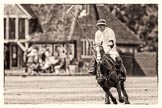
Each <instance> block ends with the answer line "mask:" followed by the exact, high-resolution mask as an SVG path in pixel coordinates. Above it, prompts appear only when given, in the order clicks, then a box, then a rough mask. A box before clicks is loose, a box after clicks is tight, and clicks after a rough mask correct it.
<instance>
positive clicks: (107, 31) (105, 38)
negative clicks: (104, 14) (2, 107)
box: [89, 19, 126, 78]
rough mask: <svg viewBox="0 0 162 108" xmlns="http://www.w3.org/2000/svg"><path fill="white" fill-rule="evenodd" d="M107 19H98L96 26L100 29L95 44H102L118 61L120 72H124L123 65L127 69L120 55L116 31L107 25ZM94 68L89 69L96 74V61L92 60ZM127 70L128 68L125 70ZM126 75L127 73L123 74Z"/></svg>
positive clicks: (117, 66)
mask: <svg viewBox="0 0 162 108" xmlns="http://www.w3.org/2000/svg"><path fill="white" fill-rule="evenodd" d="M106 25H107V24H106V20H105V19H100V20H98V22H97V24H96V26H97V27H98V29H99V30H98V31H97V32H96V33H95V44H100V45H102V46H103V48H104V51H105V53H106V54H108V55H110V57H111V58H112V59H113V60H114V61H116V68H117V71H118V72H119V73H122V71H120V70H121V67H122V68H124V69H125V67H124V65H123V62H122V59H121V57H120V56H119V54H118V52H117V49H116V38H115V33H114V31H113V30H112V29H111V28H109V27H107V26H106ZM92 62H93V63H92V64H93V66H92V68H91V69H90V70H89V73H90V74H92V75H95V74H96V69H95V68H96V61H95V60H92ZM125 72H126V70H125ZM122 76H123V77H125V73H123V75H122ZM121 78H122V77H121Z"/></svg>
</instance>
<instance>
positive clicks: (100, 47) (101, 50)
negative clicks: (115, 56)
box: [94, 44, 105, 61]
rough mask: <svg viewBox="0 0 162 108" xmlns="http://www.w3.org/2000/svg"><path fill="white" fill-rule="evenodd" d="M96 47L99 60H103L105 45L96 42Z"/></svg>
mask: <svg viewBox="0 0 162 108" xmlns="http://www.w3.org/2000/svg"><path fill="white" fill-rule="evenodd" d="M94 49H95V56H96V60H97V61H101V58H102V57H103V55H104V54H105V51H104V49H103V46H102V45H100V44H96V45H95V46H94Z"/></svg>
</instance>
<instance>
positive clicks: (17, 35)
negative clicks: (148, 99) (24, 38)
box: [15, 16, 19, 41]
mask: <svg viewBox="0 0 162 108" xmlns="http://www.w3.org/2000/svg"><path fill="white" fill-rule="evenodd" d="M15 20H16V22H15V28H16V29H15V35H16V38H15V39H16V40H17V41H18V39H19V30H18V29H19V18H18V16H17V17H16V19H15Z"/></svg>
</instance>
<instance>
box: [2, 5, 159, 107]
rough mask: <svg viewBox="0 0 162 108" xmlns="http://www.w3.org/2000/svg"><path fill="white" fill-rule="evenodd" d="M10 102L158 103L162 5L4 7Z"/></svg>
mask: <svg viewBox="0 0 162 108" xmlns="http://www.w3.org/2000/svg"><path fill="white" fill-rule="evenodd" d="M3 11H4V12H3V23H4V25H3V27H4V42H3V44H4V50H3V53H4V54H3V56H4V59H3V60H4V62H3V63H4V84H3V89H4V90H3V91H4V104H32V105H33V104H96V105H98V104H99V105H101V104H110V105H114V104H119V105H125V104H130V105H157V104H158V98H159V96H158V83H159V76H158V4H108V3H100V4H66V3H65V4H56V3H55V4H54V3H53V4H52V3H51V4H4V9H3Z"/></svg>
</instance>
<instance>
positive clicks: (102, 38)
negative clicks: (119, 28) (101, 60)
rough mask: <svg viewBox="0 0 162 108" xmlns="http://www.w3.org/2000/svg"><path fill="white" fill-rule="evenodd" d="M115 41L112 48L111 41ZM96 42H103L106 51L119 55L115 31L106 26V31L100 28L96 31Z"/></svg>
mask: <svg viewBox="0 0 162 108" xmlns="http://www.w3.org/2000/svg"><path fill="white" fill-rule="evenodd" d="M111 40H112V41H113V44H114V46H113V47H112V48H110V44H111V42H110V41H111ZM95 43H96V44H101V43H102V46H103V48H104V50H105V53H107V54H110V55H116V56H119V54H118V52H117V50H116V38H115V33H114V31H113V30H112V29H111V28H109V27H105V29H104V31H103V32H102V31H100V30H98V31H97V32H96V33H95Z"/></svg>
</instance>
